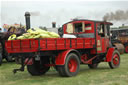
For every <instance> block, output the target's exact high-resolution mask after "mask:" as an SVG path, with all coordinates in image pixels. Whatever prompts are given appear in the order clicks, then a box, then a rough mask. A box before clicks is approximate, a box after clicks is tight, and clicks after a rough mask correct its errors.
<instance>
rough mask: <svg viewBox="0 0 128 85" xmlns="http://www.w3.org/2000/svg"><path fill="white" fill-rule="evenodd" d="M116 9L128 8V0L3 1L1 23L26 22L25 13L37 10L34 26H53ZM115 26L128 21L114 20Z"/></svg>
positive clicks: (100, 15)
mask: <svg viewBox="0 0 128 85" xmlns="http://www.w3.org/2000/svg"><path fill="white" fill-rule="evenodd" d="M116 10H124V11H125V10H128V1H109V2H107V1H106V2H103V1H93V2H92V1H91V2H90V1H77V2H71V1H70V2H68V1H54V2H53V1H47V2H46V1H2V2H1V13H0V14H1V25H3V24H14V23H20V22H21V23H22V24H25V18H24V13H25V12H26V11H30V12H35V13H37V16H31V25H32V27H38V26H46V27H51V22H52V21H55V22H57V26H58V25H60V26H61V25H62V24H63V23H66V22H68V21H70V20H71V19H73V18H76V17H80V18H84V19H92V20H102V17H103V16H104V15H105V14H106V13H107V12H114V11H116ZM112 22H113V23H114V26H119V25H121V24H123V23H127V22H128V20H127V21H120V22H117V21H112Z"/></svg>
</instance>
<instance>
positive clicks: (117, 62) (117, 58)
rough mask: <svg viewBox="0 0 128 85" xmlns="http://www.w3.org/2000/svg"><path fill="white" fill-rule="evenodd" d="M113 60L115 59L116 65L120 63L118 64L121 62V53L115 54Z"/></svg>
mask: <svg viewBox="0 0 128 85" xmlns="http://www.w3.org/2000/svg"><path fill="white" fill-rule="evenodd" d="M112 61H113V64H114V65H115V66H116V65H118V64H119V61H120V59H119V55H118V54H115V55H114V56H113V59H112Z"/></svg>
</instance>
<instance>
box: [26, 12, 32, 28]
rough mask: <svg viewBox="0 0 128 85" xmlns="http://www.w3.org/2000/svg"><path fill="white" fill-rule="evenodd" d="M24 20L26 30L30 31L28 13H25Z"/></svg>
mask: <svg viewBox="0 0 128 85" xmlns="http://www.w3.org/2000/svg"><path fill="white" fill-rule="evenodd" d="M25 20H26V30H28V29H30V28H31V27H30V13H29V12H25Z"/></svg>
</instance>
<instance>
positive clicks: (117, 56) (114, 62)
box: [109, 50, 120, 69]
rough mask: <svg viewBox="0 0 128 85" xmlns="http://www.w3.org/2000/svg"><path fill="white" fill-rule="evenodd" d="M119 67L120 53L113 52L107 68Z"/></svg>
mask: <svg viewBox="0 0 128 85" xmlns="http://www.w3.org/2000/svg"><path fill="white" fill-rule="evenodd" d="M119 65H120V53H119V52H118V51H117V50H115V51H114V52H113V55H112V59H111V62H109V66H110V68H111V69H114V68H117V67H119Z"/></svg>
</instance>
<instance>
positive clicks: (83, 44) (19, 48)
mask: <svg viewBox="0 0 128 85" xmlns="http://www.w3.org/2000/svg"><path fill="white" fill-rule="evenodd" d="M38 42H39V43H40V45H39V43H38ZM70 44H71V46H70ZM94 44H95V40H94V38H74V39H69V38H68V39H67V38H45V39H40V40H37V39H24V40H13V41H7V42H6V44H5V48H6V49H7V51H8V53H27V52H37V51H48V50H68V49H87V48H93V45H94ZM39 48H40V49H39Z"/></svg>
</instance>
